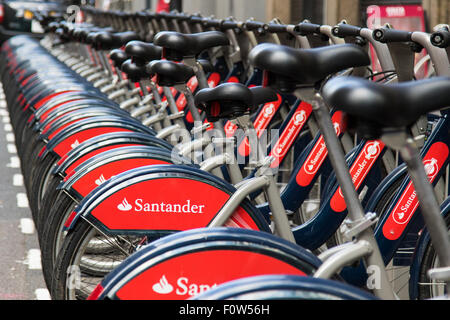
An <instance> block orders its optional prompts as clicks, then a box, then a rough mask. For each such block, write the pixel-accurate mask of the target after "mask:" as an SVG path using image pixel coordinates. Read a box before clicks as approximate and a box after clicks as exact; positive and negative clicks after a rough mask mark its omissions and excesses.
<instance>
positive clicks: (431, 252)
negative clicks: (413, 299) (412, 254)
mask: <svg viewBox="0 0 450 320" xmlns="http://www.w3.org/2000/svg"><path fill="white" fill-rule="evenodd" d="M445 223H446V224H447V229H448V231H449V236H450V215H447V217H446V218H445ZM439 266H440V264H439V258H438V257H437V255H436V251H435V249H434V247H433V244H432V243H431V241H430V238H429V235H428V239H427V244H426V246H425V251H424V253H423V256H422V260H421V263H420V269H419V281H418V282H417V283H416V284H415V285H416V286H417V290H418V299H419V300H423V299H431V298H436V297H442V296H443V295H444V294H448V292H446V290H445V283H444V282H441V281H436V280H434V279H430V277H429V276H428V274H427V272H428V270H430V269H433V268H438V267H439ZM410 285H411V284H410Z"/></svg>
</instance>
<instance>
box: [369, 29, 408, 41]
mask: <svg viewBox="0 0 450 320" xmlns="http://www.w3.org/2000/svg"><path fill="white" fill-rule="evenodd" d="M411 34H412V32H411V31H404V30H395V29H387V28H378V29H375V30H373V32H372V36H373V38H374V39H375V40H377V41H379V42H382V43H388V42H408V41H411Z"/></svg>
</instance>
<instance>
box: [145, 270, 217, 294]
mask: <svg viewBox="0 0 450 320" xmlns="http://www.w3.org/2000/svg"><path fill="white" fill-rule="evenodd" d="M216 286H217V284H216V283H214V284H212V285H209V284H197V283H192V282H190V281H189V278H187V277H179V278H178V279H177V281H176V287H174V286H173V285H171V284H170V283H169V281H168V280H167V277H166V276H165V275H163V276H162V277H161V278H160V279H159V281H158V282H156V283H155V284H153V286H152V289H153V291H154V292H155V293H158V294H164V295H166V294H169V293H172V292H174V293H175V294H176V295H177V296H185V295H189V296H191V297H192V296H195V295H198V294H200V293H202V292H205V291H207V290H209V289H211V288H214V287H216Z"/></svg>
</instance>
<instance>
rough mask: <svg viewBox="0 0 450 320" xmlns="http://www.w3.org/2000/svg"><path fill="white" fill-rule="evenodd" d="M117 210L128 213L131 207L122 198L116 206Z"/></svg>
mask: <svg viewBox="0 0 450 320" xmlns="http://www.w3.org/2000/svg"><path fill="white" fill-rule="evenodd" d="M117 209H119V210H120V211H130V210H131V209H133V207H132V206H131V204H129V203H128V201H127V199H126V198H123V200H122V202H121V203H119V204H118V205H117Z"/></svg>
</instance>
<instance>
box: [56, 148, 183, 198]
mask: <svg viewBox="0 0 450 320" xmlns="http://www.w3.org/2000/svg"><path fill="white" fill-rule="evenodd" d="M174 160H175V161H178V163H182V162H183V161H185V162H186V163H189V160H188V159H181V158H175V157H174V156H173V155H172V154H171V152H170V151H168V150H164V149H161V148H156V147H150V146H122V147H119V148H115V149H112V150H108V151H105V152H103V153H101V154H99V155H96V156H93V157H92V158H90V159H89V160H86V161H85V162H83V163H82V164H80V165H79V166H78V167H76V168H75V169H74V170H73V171H71V172H70V173H69V174H68V175H67V176H66V177H65V178H64V179H63V181H62V182H61V184H60V185H59V186H58V188H57V189H61V190H65V191H66V192H67V193H69V194H70V195H72V196H73V197H74V198H76V199H80V200H81V199H83V198H84V197H85V196H87V195H88V194H89V193H90V192H91V191H92V190H93V189H94V188H96V187H97V186H99V185H101V184H102V183H104V182H106V181H107V180H108V179H110V178H111V177H113V176H116V175H117V174H119V173H122V172H124V171H127V170H130V169H134V168H138V167H143V166H149V165H157V164H171V163H174Z"/></svg>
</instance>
